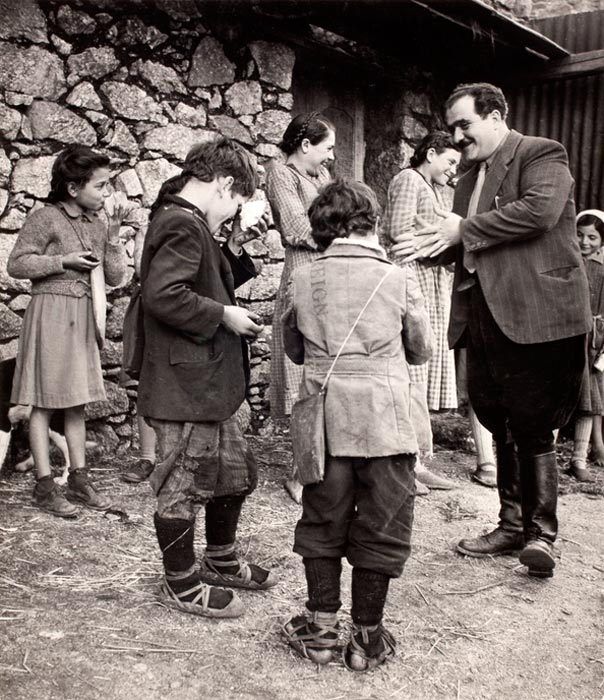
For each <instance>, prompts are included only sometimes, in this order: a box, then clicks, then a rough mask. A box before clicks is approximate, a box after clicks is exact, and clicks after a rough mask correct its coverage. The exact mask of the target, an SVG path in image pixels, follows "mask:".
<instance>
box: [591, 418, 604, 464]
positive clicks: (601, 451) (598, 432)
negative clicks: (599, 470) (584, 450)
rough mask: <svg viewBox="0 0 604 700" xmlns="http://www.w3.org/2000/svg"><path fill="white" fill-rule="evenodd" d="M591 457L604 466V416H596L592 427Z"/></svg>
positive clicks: (595, 462)
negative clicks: (603, 436)
mask: <svg viewBox="0 0 604 700" xmlns="http://www.w3.org/2000/svg"><path fill="white" fill-rule="evenodd" d="M591 459H592V462H594V464H597V465H598V466H599V467H604V440H603V439H602V416H594V417H593V424H592V429H591Z"/></svg>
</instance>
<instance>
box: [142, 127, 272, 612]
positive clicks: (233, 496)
mask: <svg viewBox="0 0 604 700" xmlns="http://www.w3.org/2000/svg"><path fill="white" fill-rule="evenodd" d="M257 184H258V182H257V175H256V172H255V169H254V166H253V164H252V162H251V160H250V157H249V156H248V154H247V153H246V152H245V150H244V149H242V148H241V147H240V146H238V145H237V144H235V143H233V142H231V141H229V140H228V139H223V138H221V139H218V140H216V141H213V142H210V143H203V144H199V145H196V146H194V147H193V148H192V149H191V151H190V152H189V154H188V155H187V157H186V159H185V163H184V167H183V170H182V172H181V173H180V174H179V175H177V176H176V177H173V178H171V179H170V180H168V181H167V182H166V183H164V185H163V186H162V189H161V190H160V193H159V195H158V198H157V200H156V202H155V204H154V206H153V207H152V210H151V217H152V218H151V222H150V225H149V231H148V233H147V237H146V240H145V245H144V249H143V258H142V264H141V288H142V295H143V308H144V328H145V352H144V359H143V365H142V368H141V374H140V383H139V396H138V408H139V411H140V412H141V414H142V415H143V416H144V417H145V418H146V419H147V421H148V422H149V423H150V425H151V426H152V427H153V428H154V430H155V432H156V435H157V440H158V446H159V453H160V464H159V465H158V466H157V467H156V469H155V471H154V473H153V475H152V476H151V479H150V481H151V485H152V487H153V489H154V491H155V494H156V496H157V512H156V513H155V529H156V533H157V539H158V542H159V546H160V549H161V551H162V554H163V563H164V569H165V578H164V582H163V585H162V599H163V601H164V602H165V603H166V604H167V605H171V606H172V607H175V608H177V609H179V610H182V611H184V612H189V613H193V614H196V615H202V616H205V617H238V616H239V615H241V614H242V613H243V604H242V603H241V601H240V599H239V598H238V597H237V595H236V594H235V593H234V592H232V591H228V590H224V589H223V588H215V587H213V586H210V585H207V584H218V585H219V586H228V587H239V588H248V589H255V590H263V589H266V588H269V587H270V586H272V585H274V584H275V583H276V581H275V579H274V577H273V576H272V574H271V573H270V572H269V571H267V570H265V569H262V568H260V567H259V566H255V565H253V564H247V563H246V562H244V561H242V560H241V559H239V558H238V556H237V554H236V533H237V524H238V521H239V514H240V512H241V507H242V505H243V502H244V500H245V497H246V496H247V495H248V494H249V493H251V492H252V491H253V489H254V488H255V485H256V469H255V464H254V460H253V456H252V454H251V452H250V451H249V450H248V447H247V445H246V443H245V438H244V436H243V434H242V432H241V429H240V427H239V425H238V422H237V418H236V416H235V412H236V411H237V409H238V408H239V406H240V405H241V403H242V402H243V400H244V398H245V390H246V385H247V379H248V374H249V372H248V357H247V345H246V342H245V337H255V336H256V335H257V334H258V333H259V332H260V331H261V330H262V326H261V325H259V318H258V317H257V316H256V315H255V314H254V313H252V312H250V311H248V310H246V309H243V308H240V307H238V306H237V304H236V300H235V291H234V290H235V288H236V287H237V286H239V285H241V284H243V283H244V282H245V281H247V280H248V279H250V278H251V277H253V276H254V275H255V274H256V271H255V268H254V264H253V262H252V260H251V259H250V257H249V256H248V255H247V253H246V252H245V251H244V250H243V248H242V247H241V244H242V243H244V242H246V241H247V240H250V239H251V238H254V237H255V236H257V235H258V233H259V232H258V230H257V229H249V230H247V231H241V227H240V224H239V216H238V213H239V209H240V207H241V205H242V204H243V203H244V202H245V201H246V200H247V199H249V197H250V196H251V195H252V194H253V193H254V191H255V189H256V187H257ZM233 217H235V219H234V223H233V228H232V233H231V235H230V236H229V238H228V240H227V242H226V243H225V244H224V245H222V246H220V245H219V244H218V243H217V242H216V241H215V240H214V237H213V234H216V233H217V232H218V231H220V229H221V227H222V225H223V224H224V223H225V222H226V221H228V220H229V219H233ZM261 225H262V224H261ZM202 506H205V515H206V517H205V530H206V541H207V549H206V553H205V556H204V558H203V560H202V562H201V568H200V569H197V567H196V562H195V553H194V549H193V540H194V529H195V517H196V514H197V512H198V510H199V509H200V507H202Z"/></svg>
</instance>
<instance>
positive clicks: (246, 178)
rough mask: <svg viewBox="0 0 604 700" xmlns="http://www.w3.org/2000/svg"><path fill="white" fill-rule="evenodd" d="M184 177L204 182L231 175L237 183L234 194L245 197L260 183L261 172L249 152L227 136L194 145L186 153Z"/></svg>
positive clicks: (249, 195)
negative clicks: (259, 172) (259, 175)
mask: <svg viewBox="0 0 604 700" xmlns="http://www.w3.org/2000/svg"><path fill="white" fill-rule="evenodd" d="M182 175H184V176H185V177H186V176H189V177H190V176H193V177H196V178H197V179H198V180H201V181H202V182H212V180H214V178H216V177H228V176H229V175H230V176H231V177H232V178H233V180H234V182H233V192H235V193H236V194H240V195H242V196H243V197H251V196H252V195H253V194H254V192H255V191H256V189H257V187H258V184H259V178H258V172H257V170H256V167H255V165H254V163H253V162H252V158H251V156H250V155H249V153H248V152H247V151H246V150H245V149H244V148H243V147H242V146H240V145H239V144H238V143H235V141H231V139H227V138H225V137H220V138H217V139H215V140H213V141H207V142H205V143H198V144H195V146H193V147H192V148H191V150H190V151H189V152H188V153H187V157H186V158H185V162H184V166H183V169H182Z"/></svg>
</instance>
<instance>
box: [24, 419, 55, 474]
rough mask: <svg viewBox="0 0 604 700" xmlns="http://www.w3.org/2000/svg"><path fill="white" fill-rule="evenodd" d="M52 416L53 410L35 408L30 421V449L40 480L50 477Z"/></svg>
mask: <svg viewBox="0 0 604 700" xmlns="http://www.w3.org/2000/svg"><path fill="white" fill-rule="evenodd" d="M51 415H52V410H50V409H48V408H36V407H35V406H34V407H33V408H32V410H31V417H30V419H29V448H30V450H31V453H32V456H33V458H34V464H35V467H36V477H37V478H38V479H42V478H43V477H45V476H50V456H49V444H48V427H49V425H50V417H51Z"/></svg>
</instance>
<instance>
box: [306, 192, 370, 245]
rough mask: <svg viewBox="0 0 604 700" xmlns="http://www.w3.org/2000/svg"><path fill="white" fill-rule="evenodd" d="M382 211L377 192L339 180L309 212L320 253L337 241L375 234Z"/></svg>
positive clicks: (316, 201) (315, 202) (323, 193)
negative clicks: (353, 234) (359, 235)
mask: <svg viewBox="0 0 604 700" xmlns="http://www.w3.org/2000/svg"><path fill="white" fill-rule="evenodd" d="M379 210H380V207H379V204H378V200H377V197H376V195H375V192H374V191H373V190H372V189H371V188H370V187H368V186H367V185H365V184H363V183H362V182H357V181H355V180H348V179H345V178H336V179H335V180H334V181H333V182H330V183H328V184H327V185H325V186H324V187H322V188H321V190H320V191H319V194H318V195H317V197H316V198H315V200H314V201H313V203H312V204H311V205H310V209H309V211H308V216H309V218H310V224H311V226H312V237H313V240H314V241H315V243H316V244H317V247H318V249H319V251H321V252H322V251H324V250H326V249H327V248H328V247H329V245H330V244H331V243H332V241H333V240H334V239H336V238H348V236H349V235H350V234H351V233H357V234H361V235H363V234H367V233H370V232H372V231H373V230H374V229H375V225H376V223H377V221H378V219H379Z"/></svg>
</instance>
